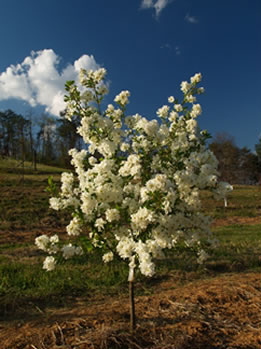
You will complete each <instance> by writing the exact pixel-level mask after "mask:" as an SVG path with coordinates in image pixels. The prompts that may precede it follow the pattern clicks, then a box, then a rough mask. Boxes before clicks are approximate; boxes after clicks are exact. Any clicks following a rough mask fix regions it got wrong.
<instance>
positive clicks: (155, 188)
mask: <svg viewBox="0 0 261 349" xmlns="http://www.w3.org/2000/svg"><path fill="white" fill-rule="evenodd" d="M105 74H106V70H105V69H103V68H102V69H99V70H97V71H88V72H87V71H86V70H82V71H81V73H80V78H79V81H80V87H77V85H76V84H75V83H74V82H73V81H69V82H67V84H66V90H67V92H68V95H67V96H65V101H66V102H67V110H66V118H67V119H68V120H70V119H71V118H72V116H78V117H79V118H80V120H81V126H80V127H79V128H78V133H79V134H80V135H81V136H82V138H83V140H84V142H85V143H86V144H87V145H88V147H86V149H88V150H81V151H77V150H76V149H71V150H70V152H69V153H70V155H71V157H72V160H71V163H72V165H73V166H74V168H75V174H72V173H63V174H62V177H61V182H62V186H61V192H60V193H59V195H58V196H56V197H52V198H51V199H50V206H51V207H52V208H53V209H55V210H63V209H70V210H71V212H72V220H71V222H70V224H69V225H68V226H67V233H68V235H69V236H70V237H71V238H72V240H75V237H77V236H79V235H81V234H83V233H84V234H86V231H87V232H88V233H87V234H88V239H89V241H90V243H91V244H92V245H93V246H94V247H97V248H102V249H103V251H104V254H103V260H104V262H105V263H107V262H109V261H111V260H112V259H113V258H114V255H115V254H118V255H119V256H120V257H121V258H122V259H124V260H126V261H127V262H128V264H129V268H130V274H129V279H130V280H132V278H133V271H134V269H135V268H136V267H137V268H139V270H140V272H141V273H142V274H143V275H146V276H152V275H153V274H154V273H155V264H154V259H155V258H157V257H162V256H163V250H164V249H166V248H167V249H171V248H173V247H175V246H176V244H177V243H178V242H179V241H180V240H182V241H184V242H185V243H186V245H188V246H196V248H197V253H198V261H199V262H200V263H201V262H203V260H204V259H205V258H206V256H207V254H206V252H205V251H204V250H203V249H202V246H201V242H200V241H201V238H202V237H207V238H208V240H209V242H210V241H211V232H210V222H211V221H210V219H209V218H208V217H206V216H205V215H204V214H203V213H202V212H201V203H200V197H199V193H200V191H201V190H203V189H208V190H210V191H212V192H213V193H214V195H215V197H216V198H224V197H226V195H227V193H228V192H229V191H230V190H231V189H232V187H231V186H230V185H229V184H227V183H224V182H218V178H217V176H218V172H217V165H218V164H217V160H216V158H215V156H214V155H213V153H212V152H211V151H210V150H208V149H207V147H206V140H207V138H208V134H207V132H206V131H201V132H200V130H199V128H198V124H197V117H198V116H199V115H200V114H201V106H200V105H199V104H198V103H197V100H196V96H197V95H198V94H201V93H202V92H204V89H203V88H202V87H198V84H199V82H200V81H201V74H199V73H198V74H195V75H194V76H193V77H192V78H191V79H190V82H187V81H183V82H182V83H181V91H182V92H183V94H184V99H183V101H182V102H180V103H179V102H178V100H177V99H175V98H174V97H173V96H171V97H169V98H168V105H164V106H162V107H161V108H160V109H158V111H157V119H154V120H147V119H146V118H144V117H142V116H141V115H139V114H136V115H132V116H126V114H125V111H126V106H127V104H128V102H129V97H130V92H129V91H122V92H121V93H120V94H119V95H118V96H116V97H115V99H114V102H115V105H112V104H109V105H108V107H107V109H106V110H105V111H104V112H102V111H101V102H102V99H103V97H104V95H105V94H106V93H107V87H106V84H105V82H104V81H105V80H104V79H105ZM97 153H98V154H100V156H99V158H97V156H96V157H95V156H94V154H97ZM86 227H88V230H86ZM83 228H84V229H83ZM36 244H37V246H38V247H39V248H40V249H43V250H45V251H46V252H48V253H49V256H48V257H47V258H46V259H45V261H44V265H43V267H44V269H47V270H52V269H54V267H55V264H56V259H57V256H59V255H62V256H63V257H64V258H65V259H67V258H70V257H72V256H73V255H77V254H78V255H79V254H82V253H83V250H82V248H81V246H80V245H78V244H75V243H74V244H73V243H69V244H67V245H65V246H63V247H61V245H60V243H59V239H58V236H57V235H54V236H52V237H51V238H49V237H47V236H46V235H42V236H40V237H38V238H37V239H36Z"/></svg>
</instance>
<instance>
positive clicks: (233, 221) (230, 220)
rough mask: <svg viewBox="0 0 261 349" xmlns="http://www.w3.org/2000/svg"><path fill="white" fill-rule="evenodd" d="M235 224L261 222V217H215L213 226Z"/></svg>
mask: <svg viewBox="0 0 261 349" xmlns="http://www.w3.org/2000/svg"><path fill="white" fill-rule="evenodd" d="M233 224H248V225H249V224H261V217H239V216H234V217H226V218H219V219H215V220H214V222H213V224H212V225H213V226H215V227H217V226H224V225H233Z"/></svg>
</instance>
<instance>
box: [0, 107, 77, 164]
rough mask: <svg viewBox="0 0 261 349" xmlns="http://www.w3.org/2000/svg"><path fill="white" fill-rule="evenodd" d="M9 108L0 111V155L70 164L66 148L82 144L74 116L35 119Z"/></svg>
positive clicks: (35, 161)
mask: <svg viewBox="0 0 261 349" xmlns="http://www.w3.org/2000/svg"><path fill="white" fill-rule="evenodd" d="M34 120H35V118H34V119H33V118H32V116H31V115H29V116H28V117H24V116H22V115H20V114H16V113H15V112H13V111H12V110H10V109H9V110H6V111H4V112H0V156H1V157H2V158H3V157H9V158H14V159H16V160H21V161H25V160H26V161H32V163H34V166H36V164H37V162H39V163H44V164H48V165H58V166H63V167H68V166H70V158H69V155H68V151H69V149H71V148H78V149H79V148H80V147H81V137H80V136H79V135H78V133H77V132H76V130H77V127H78V121H77V119H76V118H75V119H73V120H72V122H69V121H68V120H66V119H65V118H62V117H61V118H59V119H57V118H54V117H51V116H48V115H45V114H43V115H41V116H40V117H38V118H37V122H35V121H34Z"/></svg>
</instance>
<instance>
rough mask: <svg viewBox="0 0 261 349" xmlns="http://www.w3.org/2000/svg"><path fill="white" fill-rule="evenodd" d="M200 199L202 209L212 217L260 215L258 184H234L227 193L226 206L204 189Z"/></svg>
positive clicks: (260, 197) (260, 200)
mask: <svg viewBox="0 0 261 349" xmlns="http://www.w3.org/2000/svg"><path fill="white" fill-rule="evenodd" d="M202 199H203V210H204V211H205V212H207V214H208V215H210V216H211V217H213V218H228V217H260V216H261V190H260V187H258V186H246V185H245V186H243V185H235V186H234V190H233V191H232V192H231V193H230V194H229V195H228V207H226V208H225V207H224V201H223V200H218V201H216V200H214V199H213V197H212V194H211V193H210V192H207V191H204V192H203V193H202ZM260 222H261V220H260Z"/></svg>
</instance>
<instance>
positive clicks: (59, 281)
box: [0, 160, 261, 316]
mask: <svg viewBox="0 0 261 349" xmlns="http://www.w3.org/2000/svg"><path fill="white" fill-rule="evenodd" d="M15 166H17V162H15V161H13V160H8V161H6V160H5V161H3V160H0V190H1V196H0V239H1V240H0V241H1V242H2V243H1V244H0V314H2V315H4V316H6V314H8V313H9V312H11V313H12V312H13V311H16V310H17V308H19V307H28V305H29V306H30V304H34V305H35V306H37V307H40V308H43V307H45V306H47V305H48V306H50V305H64V304H66V303H67V302H68V301H69V300H70V299H74V297H78V296H84V297H86V299H89V300H92V299H94V298H95V297H97V296H98V295H102V294H108V293H110V294H117V295H120V294H123V293H124V292H125V293H126V294H127V292H128V287H127V275H128V267H127V266H126V265H125V264H124V263H122V262H118V261H114V262H113V263H112V264H108V265H104V264H103V262H102V256H101V253H100V252H99V251H93V252H92V253H90V254H89V255H87V256H81V257H78V258H76V259H75V260H72V261H67V262H64V263H63V264H61V265H58V266H57V268H56V269H55V271H53V272H46V271H44V270H43V269H42V262H43V259H44V254H43V253H42V252H41V251H39V250H37V249H36V247H35V246H34V237H33V231H35V230H36V231H39V233H40V232H41V233H44V232H45V231H50V230H51V231H52V232H53V233H55V232H56V229H57V228H59V227H60V228H61V227H64V226H65V225H66V224H67V222H68V219H69V217H68V216H67V215H66V214H64V215H61V214H60V213H57V212H56V211H53V210H51V209H49V204H48V201H49V194H48V193H47V192H45V191H44V189H45V188H46V186H47V180H48V176H49V175H50V174H52V175H53V177H54V181H55V182H56V183H57V184H58V183H59V177H60V173H61V172H63V171H64V169H60V168H54V167H48V166H45V165H38V170H37V172H34V171H33V169H32V166H31V164H30V163H28V164H26V166H25V168H26V170H25V171H24V172H23V173H22V172H21V171H20V170H19V171H20V172H19V171H18V170H17V168H16V167H15ZM202 199H203V211H204V212H206V213H208V214H209V215H211V216H212V217H213V218H214V219H216V218H217V219H219V218H222V219H227V218H231V217H239V218H242V219H244V218H245V217H246V218H249V217H260V213H261V191H260V188H258V187H256V186H236V187H235V189H234V191H233V192H232V193H231V194H230V195H229V197H228V207H227V208H225V207H224V202H223V201H222V200H221V201H215V200H214V199H213V198H212V196H211V195H210V193H209V192H203V193H202ZM213 230H214V233H215V236H216V237H217V238H218V239H219V241H220V245H219V246H218V247H217V248H216V249H215V250H214V251H213V252H212V254H211V256H210V259H209V260H208V261H207V262H206V264H205V265H203V266H200V265H198V264H197V263H196V256H195V254H194V253H192V252H191V251H189V250H187V249H184V248H183V247H179V248H178V249H177V250H176V251H173V252H169V253H167V256H166V257H167V258H166V259H165V260H159V261H157V273H156V276H155V277H153V278H151V279H146V278H144V277H141V276H140V275H139V274H137V293H138V294H142V293H143V294H144V293H150V292H153V287H154V285H157V284H158V283H160V282H161V281H162V280H165V279H167V278H174V279H175V280H180V282H182V280H183V281H184V280H186V279H189V280H190V281H192V280H193V279H200V278H204V277H209V276H213V275H218V274H220V273H224V272H225V273H227V272H230V273H236V272H239V271H240V272H242V271H250V270H258V271H260V270H261V263H260V256H261V239H260V235H261V221H260V224H256V225H247V224H233V225H231V224H230V225H224V226H220V227H215V228H214V229H213ZM23 231H28V232H32V236H31V237H30V233H29V236H27V239H25V240H23V239H21V240H19V239H18V238H19V237H20V235H19V233H20V232H23ZM10 232H15V234H16V235H15V236H17V241H16V240H15V239H13V240H12V241H10V242H8V241H9V240H8V239H9V234H10ZM5 238H6V239H7V240H8V241H5Z"/></svg>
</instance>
